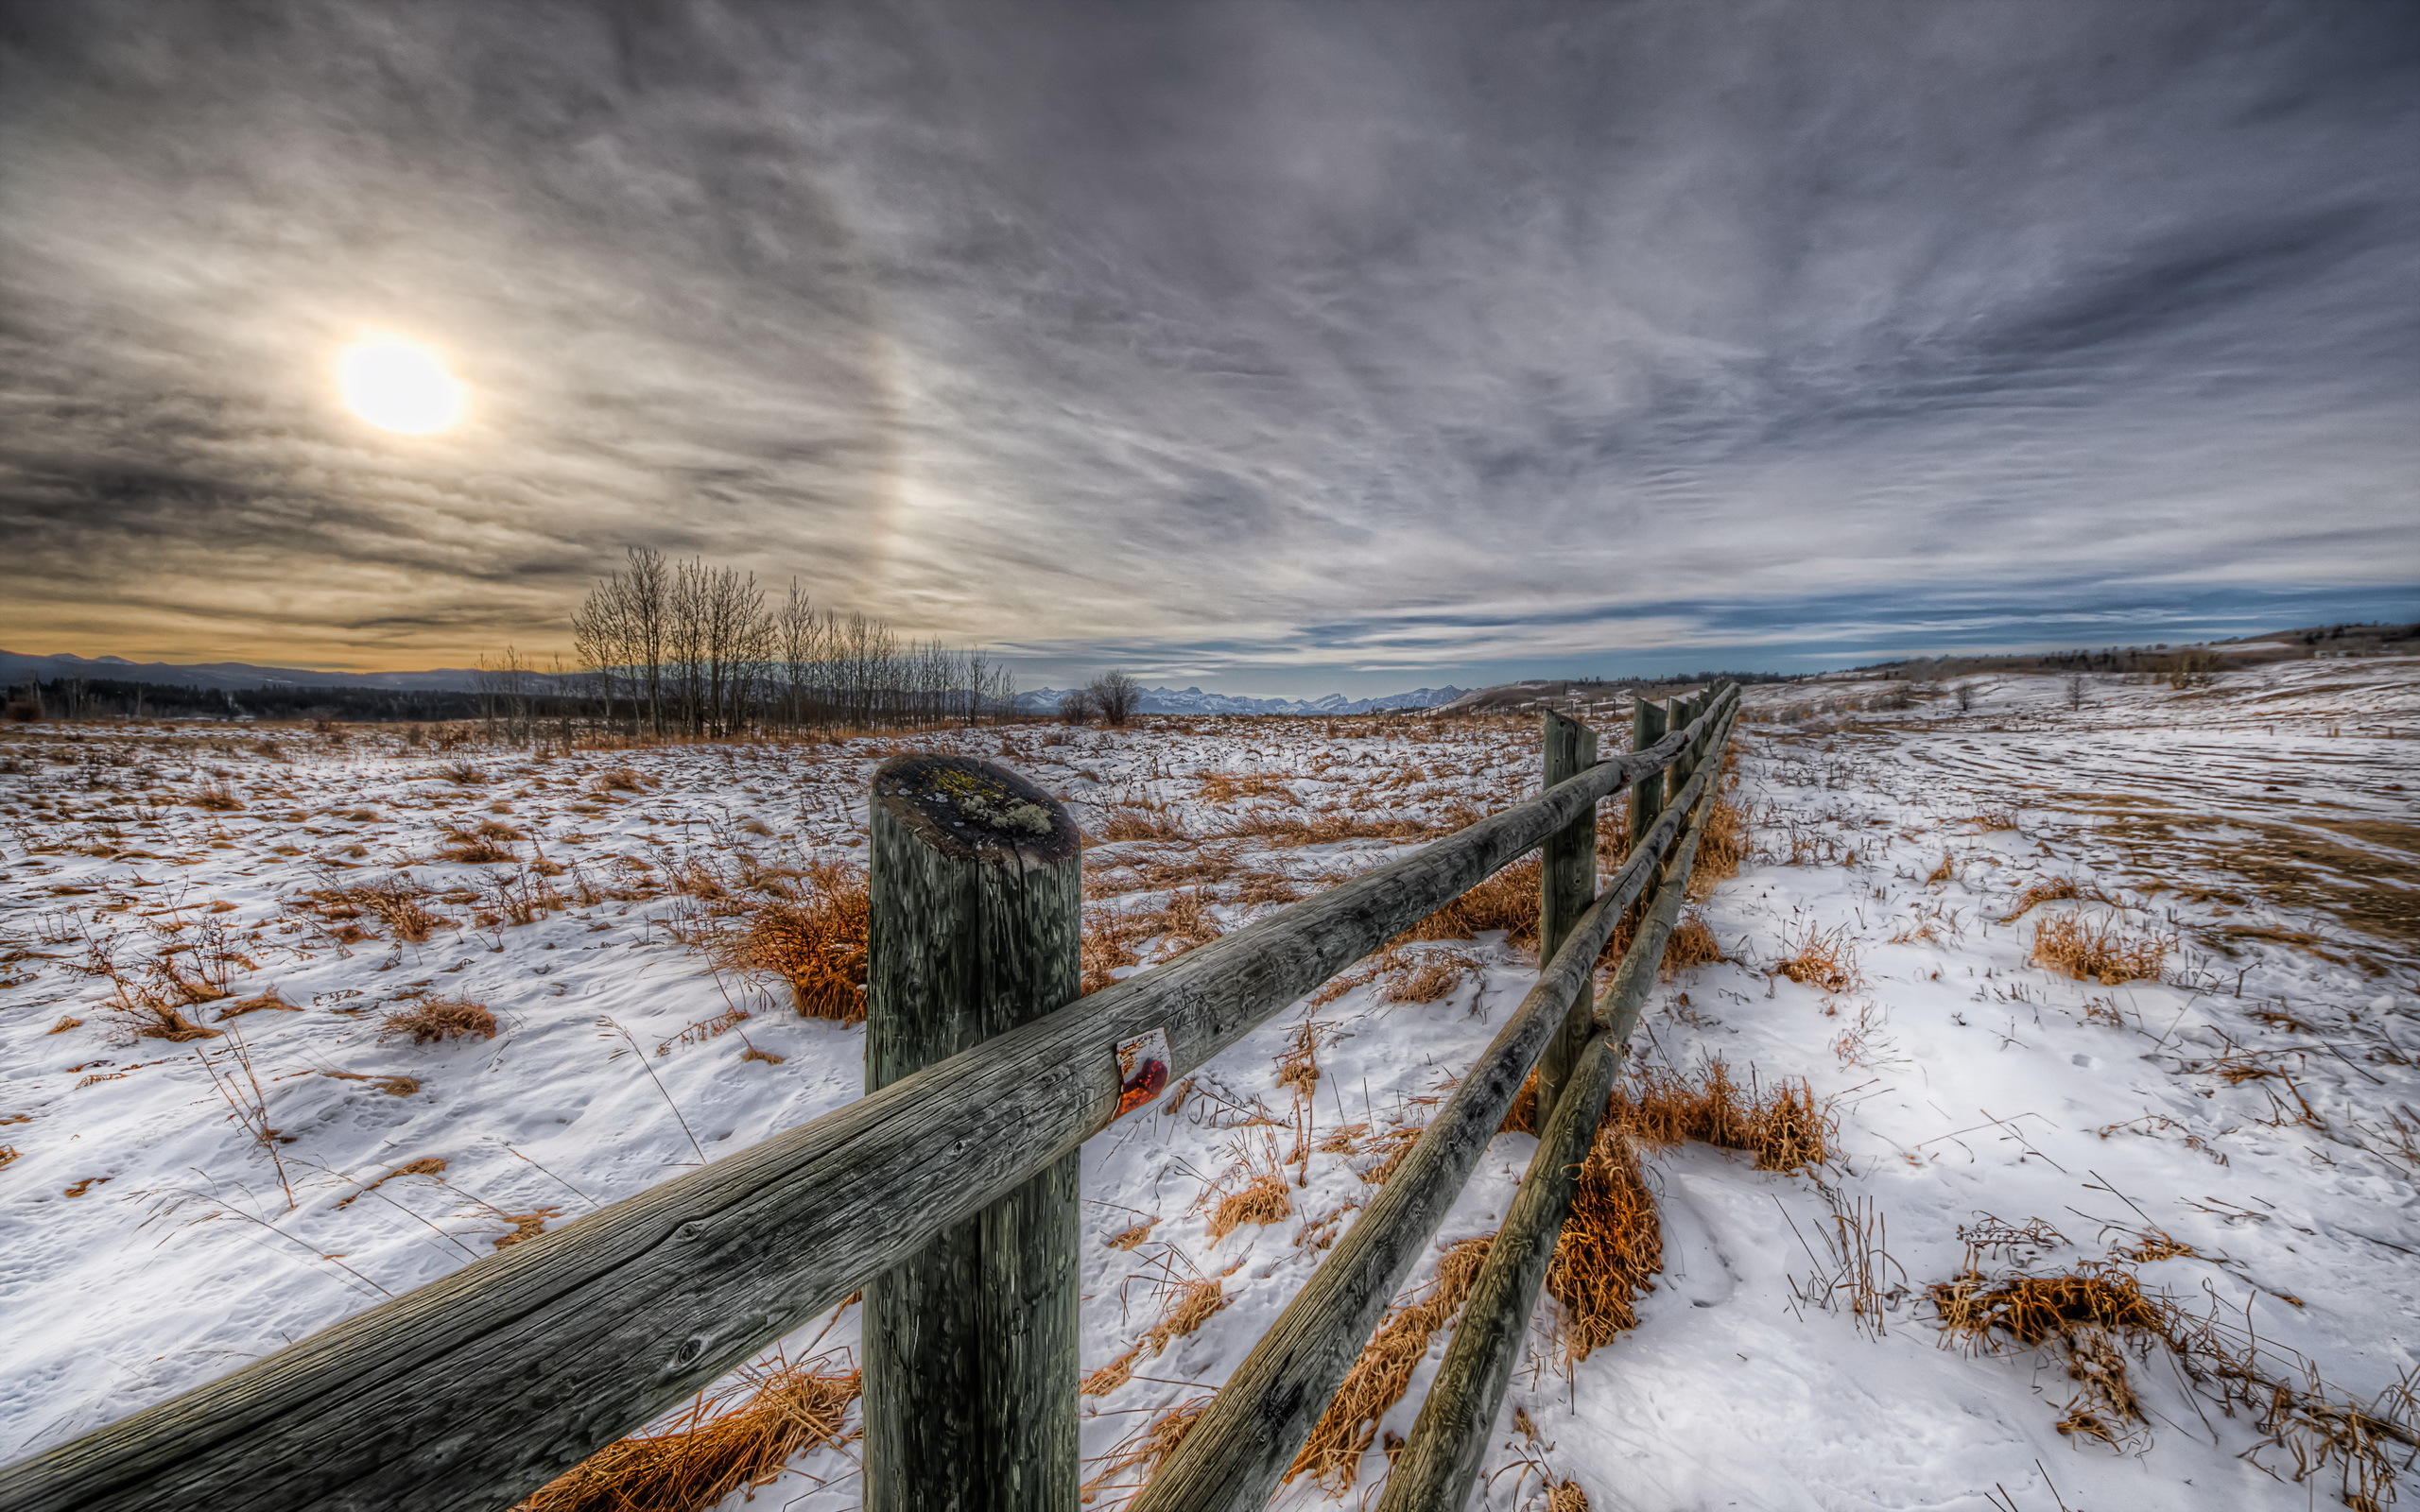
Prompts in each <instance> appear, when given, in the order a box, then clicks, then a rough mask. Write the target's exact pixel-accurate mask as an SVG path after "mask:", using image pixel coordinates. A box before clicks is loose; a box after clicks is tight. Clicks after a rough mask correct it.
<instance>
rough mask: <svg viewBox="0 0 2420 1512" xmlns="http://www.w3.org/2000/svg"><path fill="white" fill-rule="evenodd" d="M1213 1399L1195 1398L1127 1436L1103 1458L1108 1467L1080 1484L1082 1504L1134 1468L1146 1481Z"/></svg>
mask: <svg viewBox="0 0 2420 1512" xmlns="http://www.w3.org/2000/svg"><path fill="white" fill-rule="evenodd" d="M1213 1400H1217V1399H1215V1398H1212V1397H1196V1398H1194V1399H1193V1400H1190V1401H1185V1402H1180V1403H1179V1404H1178V1405H1177V1406H1175V1407H1173V1408H1171V1409H1170V1410H1169V1411H1167V1412H1166V1413H1163V1414H1161V1415H1160V1416H1159V1417H1154V1418H1152V1419H1151V1420H1150V1422H1149V1423H1147V1424H1145V1425H1144V1426H1143V1427H1141V1428H1139V1429H1137V1430H1136V1431H1135V1432H1134V1433H1132V1434H1131V1435H1128V1436H1127V1437H1126V1438H1125V1439H1124V1440H1122V1441H1121V1442H1120V1443H1119V1444H1118V1445H1117V1447H1116V1448H1115V1449H1113V1450H1111V1451H1110V1452H1109V1456H1105V1457H1109V1460H1110V1462H1109V1466H1108V1468H1107V1469H1103V1470H1102V1471H1101V1472H1100V1473H1099V1474H1098V1475H1096V1476H1094V1477H1093V1478H1092V1479H1091V1480H1089V1481H1086V1482H1085V1483H1084V1485H1083V1501H1084V1503H1085V1504H1087V1505H1089V1504H1091V1503H1092V1500H1093V1498H1095V1497H1096V1496H1098V1495H1099V1494H1100V1492H1101V1490H1102V1489H1103V1488H1104V1487H1106V1486H1109V1484H1110V1483H1111V1482H1112V1481H1115V1479H1116V1478H1117V1477H1119V1476H1120V1475H1123V1474H1125V1473H1126V1472H1127V1471H1128V1470H1131V1469H1135V1468H1136V1467H1138V1466H1139V1467H1141V1468H1142V1470H1143V1479H1144V1481H1149V1480H1150V1478H1151V1476H1152V1475H1154V1474H1156V1473H1157V1472H1158V1470H1159V1468H1160V1466H1161V1465H1162V1464H1163V1463H1164V1462H1166V1461H1167V1457H1168V1456H1169V1455H1170V1454H1173V1453H1175V1452H1176V1449H1177V1446H1178V1445H1179V1444H1182V1443H1184V1435H1187V1434H1189V1433H1191V1432H1193V1425H1194V1424H1195V1423H1197V1422H1199V1421H1201V1415H1202V1414H1203V1413H1204V1412H1207V1411H1208V1410H1209V1409H1210V1403H1211V1402H1212V1401H1213ZM1138 1484H1139V1483H1138Z"/></svg>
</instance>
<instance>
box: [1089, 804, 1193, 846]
mask: <svg viewBox="0 0 2420 1512" xmlns="http://www.w3.org/2000/svg"><path fill="white" fill-rule="evenodd" d="M1100 837H1101V838H1102V839H1103V840H1107V841H1113V842H1114V841H1118V840H1183V839H1185V838H1188V836H1187V835H1186V834H1185V833H1184V825H1183V824H1181V823H1179V822H1178V821H1177V818H1176V816H1174V815H1171V814H1167V813H1163V812H1160V811H1157V810H1153V809H1147V808H1139V807H1131V806H1130V807H1122V808H1117V809H1114V810H1112V811H1111V812H1110V816H1109V817H1108V818H1107V819H1105V820H1103V821H1102V823H1101V827H1100Z"/></svg>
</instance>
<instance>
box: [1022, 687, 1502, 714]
mask: <svg viewBox="0 0 2420 1512" xmlns="http://www.w3.org/2000/svg"><path fill="white" fill-rule="evenodd" d="M1075 691H1076V690H1074V689H1073V688H1036V689H1034V690H1033V691H1032V692H1031V693H1021V694H1018V695H1017V700H1016V701H1017V707H1018V708H1020V709H1027V710H1031V711H1033V712H1035V713H1055V712H1057V710H1058V708H1059V700H1060V699H1061V698H1063V697H1065V696H1067V695H1068V694H1070V693H1073V692H1075ZM1461 696H1462V690H1461V689H1460V688H1451V687H1448V688H1414V689H1412V690H1411V691H1410V692H1409V693H1391V694H1388V695H1387V696H1384V697H1380V698H1347V697H1346V696H1344V695H1342V694H1340V693H1331V694H1329V695H1328V696H1326V697H1324V698H1308V699H1303V698H1247V697H1243V696H1238V695H1235V694H1225V693H1204V692H1202V691H1201V689H1200V688H1146V689H1144V690H1143V702H1142V705H1141V712H1142V713H1147V714H1367V713H1378V712H1379V711H1381V710H1386V709H1433V708H1436V707H1437V706H1438V705H1440V704H1446V703H1451V702H1453V701H1454V700H1455V699H1457V698H1459V697H1461Z"/></svg>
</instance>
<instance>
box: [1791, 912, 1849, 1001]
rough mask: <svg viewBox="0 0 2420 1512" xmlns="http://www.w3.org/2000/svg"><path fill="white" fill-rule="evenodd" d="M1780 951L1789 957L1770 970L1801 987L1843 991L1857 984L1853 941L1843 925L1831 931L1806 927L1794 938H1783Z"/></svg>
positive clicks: (1847, 929) (1847, 928)
mask: <svg viewBox="0 0 2420 1512" xmlns="http://www.w3.org/2000/svg"><path fill="white" fill-rule="evenodd" d="M1782 948H1783V949H1784V950H1786V951H1788V952H1789V954H1787V955H1784V956H1783V957H1782V958H1781V959H1780V960H1779V961H1777V962H1775V963H1774V965H1773V970H1775V971H1779V972H1780V973H1781V974H1782V975H1784V976H1786V977H1788V978H1789V979H1790V980H1791V981H1793V982H1796V983H1798V984H1800V985H1801V986H1803V987H1811V988H1818V989H1820V990H1822V991H1824V992H1846V991H1848V990H1849V989H1850V988H1854V987H1856V986H1857V984H1858V965H1857V942H1856V941H1855V940H1853V939H1851V938H1850V937H1849V927H1848V926H1847V925H1846V924H1841V925H1839V926H1838V927H1836V928H1833V929H1817V928H1816V927H1815V926H1814V925H1812V924H1809V925H1807V926H1806V933H1805V934H1803V935H1800V936H1798V937H1797V938H1795V939H1787V938H1786V939H1784V940H1783V942H1782Z"/></svg>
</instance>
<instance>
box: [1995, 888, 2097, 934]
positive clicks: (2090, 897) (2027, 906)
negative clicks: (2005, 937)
mask: <svg viewBox="0 0 2420 1512" xmlns="http://www.w3.org/2000/svg"><path fill="white" fill-rule="evenodd" d="M2070 898H2073V899H2080V900H2083V901H2084V902H2096V903H2114V902H2117V901H2118V900H2117V899H2115V898H2112V897H2110V896H2109V895H2108V894H2107V893H2105V892H2103V891H2101V890H2100V885H2098V884H2096V883H2091V882H2078V881H2076V879H2075V878H2073V877H2046V878H2044V879H2043V880H2042V881H2040V882H2035V883H2029V884H2027V885H2026V888H2025V890H2024V891H2023V892H2021V893H2018V894H2017V895H2016V906H2015V907H2014V908H2013V909H2011V910H2009V913H2008V917H2007V918H2005V919H2001V920H2000V922H2001V923H2003V924H2014V923H2015V922H2016V921H2017V920H2018V919H2023V918H2024V917H2025V916H2026V915H2027V914H2028V913H2030V912H2031V911H2032V910H2033V909H2034V908H2036V907H2038V906H2039V905H2041V904H2043V903H2055V902H2065V901H2066V900H2068V899H2070Z"/></svg>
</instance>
